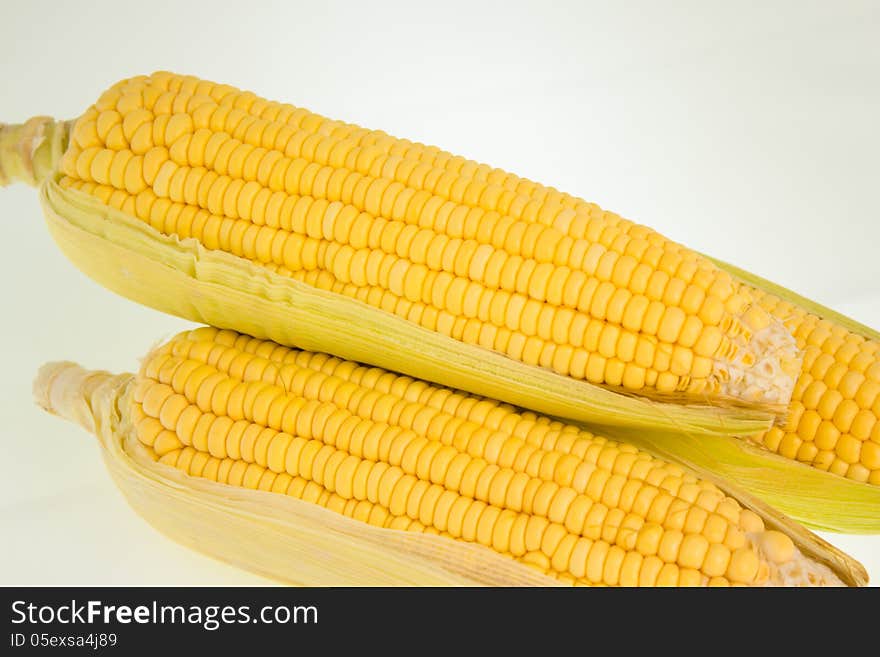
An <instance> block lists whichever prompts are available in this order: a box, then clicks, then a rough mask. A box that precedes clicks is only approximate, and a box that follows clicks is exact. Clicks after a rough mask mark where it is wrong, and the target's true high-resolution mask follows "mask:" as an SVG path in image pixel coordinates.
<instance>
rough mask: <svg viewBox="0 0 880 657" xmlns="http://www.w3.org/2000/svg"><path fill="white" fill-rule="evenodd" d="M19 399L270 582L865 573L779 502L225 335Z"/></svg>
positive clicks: (196, 339) (672, 581)
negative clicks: (67, 426)
mask: <svg viewBox="0 0 880 657" xmlns="http://www.w3.org/2000/svg"><path fill="white" fill-rule="evenodd" d="M35 393H36V397H37V400H38V402H39V403H40V405H41V406H43V407H44V408H46V409H47V410H50V411H52V412H55V413H58V414H61V415H64V416H66V417H69V418H70V419H72V420H74V421H76V422H78V423H79V424H80V425H82V426H84V427H85V428H86V429H88V430H90V431H92V432H94V433H96V434H97V435H98V436H99V438H100V439H101V443H102V445H103V447H104V456H105V460H106V461H107V463H108V466H109V468H110V471H111V473H112V474H113V475H114V478H115V479H116V481H117V483H118V484H119V485H120V487H121V488H122V490H123V492H124V493H125V494H126V495H127V497H128V498H129V500H130V501H131V503H132V505H133V506H134V507H135V509H136V510H138V511H139V512H140V513H141V514H142V515H144V517H145V518H147V520H149V521H150V522H152V523H154V524H155V525H156V526H157V527H159V528H160V529H161V530H162V531H164V532H165V533H167V534H168V535H170V536H171V537H173V538H175V539H177V540H179V541H181V542H183V543H185V544H188V545H198V547H199V549H202V550H205V551H207V552H209V553H211V554H213V555H214V556H217V557H219V558H222V559H226V560H230V561H232V562H233V563H236V564H238V565H240V566H243V567H246V568H250V569H252V570H256V571H257V572H261V573H262V574H265V575H268V576H270V577H274V578H278V579H283V580H285V581H291V582H297V583H309V584H338V583H353V584H362V583H392V584H393V583H410V584H412V583H416V584H426V583H433V584H462V583H465V584H515V585H516V584H546V583H550V582H556V583H566V584H587V585H590V584H593V585H595V584H604V585H631V586H635V585H681V586H688V585H728V584H739V585H789V584H806V585H810V584H824V585H829V584H839V583H847V584H861V583H864V580H865V574H864V571H863V569H862V568H861V566H860V565H859V564H857V563H856V562H854V561H852V560H851V559H849V558H848V557H846V556H845V555H843V554H842V553H840V552H838V551H837V550H835V549H833V548H832V547H831V546H829V545H827V544H826V543H824V542H823V541H821V540H820V539H818V538H817V537H815V536H813V535H811V534H809V532H806V531H805V530H803V529H802V528H800V527H798V526H797V525H794V524H793V523H791V522H790V521H787V520H785V519H784V517H782V516H780V515H779V514H778V513H776V512H774V511H772V510H770V509H769V508H767V507H765V506H763V505H761V504H759V503H756V502H754V500H751V499H750V498H748V496H745V495H741V496H740V500H739V501H737V499H735V498H734V497H731V496H730V495H728V494H726V493H725V492H723V491H722V489H720V488H718V487H717V486H715V485H713V484H711V483H709V482H708V481H706V480H701V479H699V478H698V477H696V476H694V475H693V474H691V473H689V472H688V471H686V470H683V469H682V468H680V467H678V466H676V465H674V464H672V463H668V462H665V461H661V460H659V459H656V458H654V457H652V456H650V455H649V454H647V453H645V452H640V451H639V450H637V449H635V448H633V447H631V446H628V445H626V444H620V443H616V442H613V441H608V440H607V439H605V438H602V437H599V436H596V435H594V434H592V433H589V432H587V431H584V430H582V429H579V428H577V427H575V426H573V425H564V424H563V423H561V422H558V421H551V420H550V419H549V418H546V417H541V416H537V415H535V414H533V413H524V412H520V411H518V410H517V409H515V408H513V407H510V406H507V405H505V404H501V403H499V402H497V401H493V400H489V399H484V398H478V397H473V396H470V395H467V394H464V393H460V392H456V391H454V390H451V389H448V388H440V387H438V386H434V385H432V384H429V383H426V382H423V381H417V380H414V379H412V378H410V377H406V376H402V375H397V374H394V373H391V372H388V371H384V370H381V369H379V368H370V367H367V366H362V365H359V364H357V363H354V362H351V361H344V360H342V359H340V358H338V357H334V356H329V355H327V354H321V353H313V352H307V351H300V350H297V349H289V348H286V347H283V346H280V345H277V344H275V343H272V342H268V341H262V340H257V339H255V338H251V337H249V336H246V335H240V334H236V333H234V332H231V331H220V330H218V329H213V328H204V329H197V330H195V331H190V332H186V333H183V334H181V335H179V336H177V337H176V338H174V339H172V340H171V341H170V342H168V343H166V344H165V345H162V346H161V347H159V348H158V349H156V350H154V351H153V352H152V353H151V354H150V355H148V356H147V358H146V359H144V361H143V364H142V367H141V371H140V372H139V374H137V375H121V376H116V377H113V376H111V375H109V374H106V373H100V372H98V373H95V372H87V371H85V370H82V369H81V368H79V367H78V366H75V365H72V364H70V363H60V364H52V365H49V366H46V367H44V368H43V370H41V373H40V375H39V376H38V379H37V382H36V384H35ZM740 502H743V503H745V504H747V505H748V506H747V507H744V506H743V505H742V504H741V503H740ZM328 555H331V556H332V558H330V559H328V558H327V557H328ZM386 555H387V556H386ZM551 578H552V579H551Z"/></svg>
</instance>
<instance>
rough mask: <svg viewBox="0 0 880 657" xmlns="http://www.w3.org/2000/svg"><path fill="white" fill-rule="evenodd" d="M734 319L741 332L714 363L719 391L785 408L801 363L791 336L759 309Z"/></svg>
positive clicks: (798, 351)
mask: <svg viewBox="0 0 880 657" xmlns="http://www.w3.org/2000/svg"><path fill="white" fill-rule="evenodd" d="M736 319H737V320H738V322H739V323H740V324H741V326H742V328H741V330H740V331H739V332H738V334H737V335H736V336H735V338H734V339H733V340H731V341H730V344H729V346H728V348H727V349H726V350H725V353H723V354H721V355H720V356H721V357H717V358H716V360H715V372H714V374H715V376H716V377H717V379H718V381H719V382H720V392H721V393H722V394H723V395H725V396H728V397H733V398H734V399H738V400H742V401H744V402H746V403H749V402H759V403H765V404H773V405H781V406H785V405H787V404H788V403H789V401H790V400H791V395H792V391H793V390H794V386H795V383H796V382H797V376H798V374H799V372H800V366H801V361H802V355H801V352H800V350H799V349H798V348H797V344H796V343H795V338H794V336H793V335H792V334H791V333H790V332H789V331H788V329H786V328H785V325H784V324H783V323H782V322H781V321H779V320H777V319H775V318H773V317H771V316H770V315H769V313H767V312H766V311H764V310H763V309H762V308H760V307H759V306H751V307H750V308H749V309H748V310H747V311H745V312H744V313H742V314H741V315H739V316H738V317H737V318H736Z"/></svg>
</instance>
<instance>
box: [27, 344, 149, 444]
mask: <svg viewBox="0 0 880 657" xmlns="http://www.w3.org/2000/svg"><path fill="white" fill-rule="evenodd" d="M131 379H132V375H131V374H117V375H113V374H111V373H109V372H104V371H100V370H87V369H85V368H83V367H81V366H79V365H77V364H76V363H72V362H69V361H59V362H53V363H46V364H45V365H43V366H42V367H41V368H40V369H39V371H38V372H37V376H36V378H35V379H34V388H33V391H34V401H35V402H36V403H37V405H38V406H40V407H41V408H43V409H44V410H46V411H48V412H49V413H52V414H53V415H58V416H60V417H63V418H64V419H66V420H70V421H71V422H73V423H75V424H78V425H79V426H81V427H82V428H83V429H85V430H86V431H88V432H90V433H92V434H94V435H96V436H98V438H99V439H101V440H102V441H103V439H104V438H103V433H102V432H101V431H100V429H101V427H102V424H103V423H104V422H106V420H107V418H108V417H109V416H110V414H111V413H113V412H114V410H115V408H114V407H115V404H116V402H117V400H118V399H119V395H120V393H121V392H122V390H123V389H124V387H125V385H126V384H127V383H129V382H130V381H131Z"/></svg>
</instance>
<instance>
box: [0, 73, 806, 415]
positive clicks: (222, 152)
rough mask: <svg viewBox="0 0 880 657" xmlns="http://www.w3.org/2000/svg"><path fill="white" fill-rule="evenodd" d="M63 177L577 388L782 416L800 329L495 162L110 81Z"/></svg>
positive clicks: (251, 100)
mask: <svg viewBox="0 0 880 657" xmlns="http://www.w3.org/2000/svg"><path fill="white" fill-rule="evenodd" d="M59 169H60V174H61V175H60V177H59V179H58V181H57V185H58V186H59V188H60V189H57V190H56V191H59V193H60V192H61V191H62V190H63V191H67V192H69V191H70V190H74V191H79V192H83V193H85V194H88V195H89V196H91V197H92V198H94V199H97V200H99V201H100V202H101V203H103V204H105V205H107V206H109V207H112V208H115V209H118V210H123V211H125V212H126V214H129V215H131V216H132V217H136V218H138V219H140V220H141V221H143V222H144V223H146V224H148V225H150V226H151V227H152V228H154V229H156V230H157V231H159V232H160V233H162V234H164V235H169V236H175V237H179V238H182V239H187V238H193V239H196V240H198V242H199V243H201V244H202V245H203V246H204V247H206V248H207V249H210V250H220V251H224V252H227V253H231V254H233V255H235V256H237V257H239V258H242V259H245V260H248V261H250V262H252V263H254V264H256V265H258V266H259V267H260V268H261V269H263V270H265V271H268V272H272V273H274V274H279V275H281V276H283V277H285V278H287V279H293V280H295V281H299V282H304V283H306V284H308V285H310V286H314V287H317V288H319V289H322V290H326V291H329V292H332V293H333V294H334V295H340V296H345V297H349V298H352V299H357V300H359V301H361V302H363V303H366V304H368V305H370V306H372V307H374V308H378V309H381V310H383V311H384V312H386V313H391V314H395V315H397V316H399V317H401V318H403V319H405V320H406V321H407V322H408V323H410V324H413V325H418V326H421V327H423V328H425V329H427V330H429V331H431V332H434V333H437V334H439V335H442V336H447V337H449V338H452V339H453V340H455V341H459V342H464V343H467V344H469V345H476V346H479V347H480V348H482V349H483V350H491V351H493V352H497V353H500V354H504V355H506V356H508V357H509V358H511V359H513V360H516V361H519V362H521V363H523V364H526V365H529V366H541V367H543V368H546V369H548V370H550V371H554V372H557V373H559V374H561V375H564V376H566V377H570V378H572V379H575V380H577V381H584V382H589V383H592V384H598V385H603V386H606V387H610V388H613V389H617V390H622V391H627V392H631V393H638V394H639V395H642V396H649V397H654V398H658V399H669V398H675V399H679V400H680V399H688V400H691V401H705V400H706V399H714V400H716V401H724V400H726V401H728V402H730V401H739V402H744V403H753V405H754V404H755V403H757V404H760V403H763V404H765V405H771V406H772V405H776V406H777V407H778V408H779V410H781V406H780V405H783V404H785V403H787V401H788V398H789V396H790V393H791V389H792V388H793V385H794V374H795V372H796V367H797V363H798V358H797V354H796V350H795V348H794V344H793V340H792V338H791V336H790V334H788V332H787V331H786V330H785V329H784V327H783V326H782V325H781V323H779V322H778V321H775V320H774V319H773V318H772V317H771V316H770V315H769V314H768V313H767V312H766V311H764V310H763V309H761V308H760V307H759V306H757V305H754V304H753V303H752V301H751V297H750V295H749V294H748V293H747V292H745V291H744V290H742V289H740V288H739V287H738V286H737V285H736V284H735V282H734V281H733V280H732V279H731V277H730V276H729V275H728V274H726V273H725V272H723V271H721V270H720V269H718V268H717V267H716V266H715V265H713V264H712V263H711V262H709V261H708V260H707V259H705V258H703V257H702V256H700V255H698V254H696V253H693V252H691V251H688V250H687V249H685V248H683V247H681V246H679V245H677V244H675V243H673V242H671V241H669V240H666V239H665V238H663V237H661V236H660V235H659V234H657V233H655V232H653V231H651V230H649V229H647V228H644V227H642V226H637V225H635V224H633V223H632V222H628V221H625V220H623V219H621V218H620V217H618V216H617V215H614V214H613V213H609V212H605V211H602V210H601V209H599V208H598V207H597V206H595V205H593V204H588V203H585V202H582V201H579V200H578V199H574V198H572V197H570V196H568V195H566V194H561V193H559V192H557V191H555V190H552V189H550V188H544V187H542V186H538V185H535V184H534V183H530V182H528V181H524V180H521V179H519V178H517V177H516V176H512V175H510V174H506V173H505V172H503V171H500V170H492V169H489V168H488V167H486V166H478V165H476V164H475V163H472V162H466V161H465V160H463V159H462V158H455V157H452V156H451V155H450V154H448V153H444V152H441V151H439V150H438V149H436V148H432V147H425V146H422V145H420V144H413V143H412V142H409V141H406V140H398V139H393V138H391V137H388V136H387V135H385V134H384V133H381V132H376V131H367V130H363V129H361V128H358V127H357V126H353V125H347V124H342V123H339V122H336V121H329V120H327V119H324V118H323V117H320V116H318V115H315V114H312V113H309V112H307V111H305V110H302V109H297V108H294V107H292V106H286V105H281V104H279V103H270V102H268V101H265V100H263V99H260V98H257V97H256V96H255V95H253V94H251V93H248V92H240V91H238V90H236V89H233V88H232V87H229V86H226V85H218V84H214V83H210V82H205V81H200V80H198V79H196V78H190V77H182V76H176V75H173V74H169V73H157V74H154V75H153V76H150V77H139V78H133V79H131V80H126V81H123V82H121V83H119V84H118V85H115V86H114V87H112V88H111V89H110V90H108V91H107V92H106V93H105V94H104V95H103V96H102V97H101V98H100V99H99V100H98V101H97V102H96V104H95V105H93V106H92V107H91V108H89V109H88V110H87V111H86V113H85V114H84V115H83V116H82V117H81V118H80V119H79V120H77V121H76V123H75V125H74V126H73V129H72V133H71V135H70V144H69V146H68V147H67V148H66V149H65V153H64V156H63V158H62V159H61V161H60V163H59ZM7 177H11V174H7ZM198 319H210V320H213V319H214V318H207V317H199V318H198ZM216 319H218V320H220V321H210V323H212V324H216V325H221V326H231V327H232V328H247V327H241V326H237V324H238V321H237V320H236V318H235V317H233V316H224V313H221V314H220V315H219V316H218V317H216ZM265 333H266V335H268V336H269V337H279V336H276V335H272V333H273V332H272V331H271V330H270V328H269V327H267V328H266V331H265ZM280 337H283V336H280ZM394 364H396V363H392V365H394ZM416 374H422V373H421V372H416ZM766 407H767V406H765V408H766Z"/></svg>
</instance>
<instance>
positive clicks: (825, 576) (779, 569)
mask: <svg viewBox="0 0 880 657" xmlns="http://www.w3.org/2000/svg"><path fill="white" fill-rule="evenodd" d="M746 539H747V541H748V543H749V544H750V545H751V547H752V548H753V550H754V553H756V554H757V556H758V560H757V561H756V562H755V564H754V567H755V568H756V570H757V575H756V581H757V582H758V583H759V585H761V584H762V585H763V586H844V583H843V582H842V581H841V580H840V578H839V577H837V575H835V574H834V572H832V570H831V569H830V568H829V567H828V566H826V565H824V564H821V563H818V562H817V561H814V560H813V559H810V558H809V557H808V556H806V555H805V554H804V553H803V552H801V551H800V550H799V549H798V548H797V547H796V546H795V544H794V541H792V540H791V538H789V537H788V536H787V535H785V534H783V533H782V532H779V531H776V530H774V529H767V530H763V531H758V532H753V533H747V534H746ZM744 567H752V566H751V564H748V563H745V564H744Z"/></svg>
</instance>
